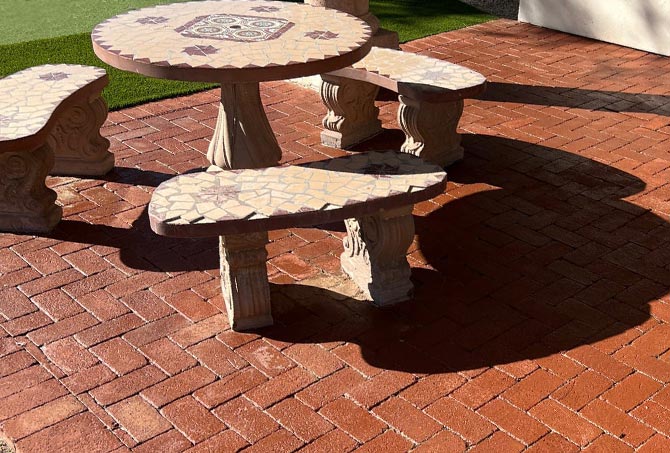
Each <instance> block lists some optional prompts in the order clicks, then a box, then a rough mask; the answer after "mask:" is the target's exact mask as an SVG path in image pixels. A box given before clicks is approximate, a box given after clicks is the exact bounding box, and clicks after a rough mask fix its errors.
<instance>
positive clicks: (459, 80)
mask: <svg viewBox="0 0 670 453" xmlns="http://www.w3.org/2000/svg"><path fill="white" fill-rule="evenodd" d="M352 67H353V68H354V69H365V70H366V71H367V72H369V73H372V74H377V75H379V76H381V77H384V78H388V79H391V80H392V81H393V82H395V83H397V86H394V87H388V86H387V88H390V89H392V90H394V91H396V92H399V93H400V94H403V89H404V88H407V89H410V90H411V89H412V86H413V85H420V86H421V90H423V91H431V89H432V91H434V93H435V94H439V93H440V92H444V94H447V95H448V94H449V93H450V92H454V91H461V92H464V91H466V92H467V91H472V92H481V91H483V88H484V86H485V84H486V78H485V77H484V76H483V75H481V74H480V73H478V72H476V71H473V70H471V69H468V68H464V67H463V66H459V65H457V64H454V63H449V62H448V61H442V60H438V59H437V58H432V57H428V56H425V55H418V54H415V53H409V52H403V51H400V50H393V49H383V48H381V47H373V48H372V50H371V51H370V53H368V54H367V56H366V57H365V58H363V59H362V60H360V61H358V62H357V63H354V64H353V65H352ZM347 70H348V69H345V70H343V71H341V72H342V73H346V72H345V71H347ZM335 73H336V74H337V73H338V72H337V71H336V72H335ZM431 87H432V88H431ZM461 94H462V93H461ZM410 95H411V94H410Z"/></svg>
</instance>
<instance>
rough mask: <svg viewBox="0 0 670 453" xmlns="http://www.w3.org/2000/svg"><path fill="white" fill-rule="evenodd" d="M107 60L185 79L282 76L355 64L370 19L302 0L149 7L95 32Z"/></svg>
mask: <svg viewBox="0 0 670 453" xmlns="http://www.w3.org/2000/svg"><path fill="white" fill-rule="evenodd" d="M91 38H92V40H93V48H94V51H95V53H96V54H97V55H98V56H99V57H100V58H101V59H102V60H103V61H105V62H106V63H109V64H111V65H112V66H115V67H118V68H120V69H126V70H131V71H137V72H140V73H142V74H145V75H149V76H154V77H162V78H173V79H181V80H201V81H212V82H244V81H263V80H279V79H284V78H289V77H297V76H302V75H309V74H317V73H320V72H327V71H331V70H334V69H339V68H342V67H344V66H348V65H350V64H352V63H354V62H355V61H358V60H359V59H360V58H362V57H363V56H364V55H365V54H366V53H367V52H368V50H369V45H370V44H369V40H370V38H371V30H370V27H369V26H368V24H366V23H365V22H363V21H361V20H359V19H357V18H356V17H354V16H350V15H348V14H346V13H343V12H341V11H337V10H334V9H326V8H320V7H313V6H310V5H305V4H300V3H288V2H276V1H253V0H211V1H199V2H188V3H175V4H169V5H160V6H156V7H151V8H144V9H139V10H135V11H130V12H128V13H124V14H121V15H119V16H116V17H113V18H111V19H108V20H106V21H104V22H102V23H100V24H98V25H97V26H96V27H95V28H94V29H93V32H92V34H91Z"/></svg>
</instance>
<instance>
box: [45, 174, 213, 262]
mask: <svg viewBox="0 0 670 453" xmlns="http://www.w3.org/2000/svg"><path fill="white" fill-rule="evenodd" d="M123 182H124V183H125V182H126V181H123ZM46 237H49V238H52V239H58V240H61V241H67V242H72V243H80V244H91V245H95V246H98V247H110V248H114V249H118V251H112V252H111V254H117V255H118V257H119V261H120V263H122V264H123V265H125V266H127V267H129V268H131V269H136V270H144V271H154V272H188V271H207V270H216V269H218V267H219V252H218V238H215V237H213V238H199V239H189V238H169V237H165V236H159V235H157V234H156V233H154V232H153V231H152V230H151V227H150V226H149V216H148V214H147V208H145V209H144V210H143V211H142V214H141V215H140V216H139V217H138V219H137V220H135V221H134V222H133V224H132V225H131V226H130V227H129V228H121V227H116V226H110V225H102V224H90V223H86V222H82V221H78V220H68V219H63V220H61V221H60V223H59V224H58V225H57V226H56V228H55V229H54V230H53V231H52V232H51V233H50V234H49V235H47V236H46ZM106 253H110V252H109V251H108V252H106Z"/></svg>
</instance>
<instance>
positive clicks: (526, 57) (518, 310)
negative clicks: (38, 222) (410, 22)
mask: <svg viewBox="0 0 670 453" xmlns="http://www.w3.org/2000/svg"><path fill="white" fill-rule="evenodd" d="M403 49H404V50H406V51H412V52H418V53H421V54H425V55H429V56H432V57H436V58H440V59H445V60H448V61H451V62H453V63H457V64H460V65H462V66H465V67H468V68H470V69H473V70H475V71H478V72H480V73H481V74H483V75H485V76H486V77H487V79H488V81H489V84H488V88H487V91H486V93H485V94H484V95H483V96H482V97H481V99H479V100H467V101H466V104H465V111H464V114H463V117H462V120H461V122H460V128H459V129H460V132H462V134H463V145H464V148H465V159H464V161H463V162H461V163H458V164H456V165H453V166H452V167H450V168H448V170H447V171H448V178H449V181H450V182H449V185H448V188H447V191H446V192H445V193H444V194H442V195H439V196H438V197H436V198H434V199H433V200H431V201H427V202H422V203H420V204H418V205H416V207H415V209H414V216H415V223H416V237H415V241H414V244H413V245H412V247H411V248H410V254H409V255H408V260H409V262H410V265H411V266H412V280H413V282H414V284H415V295H414V299H413V300H412V301H410V302H406V303H402V304H399V305H396V306H392V307H388V308H385V309H378V308H375V307H373V306H371V305H370V304H368V303H366V302H364V301H361V300H359V299H360V297H358V295H357V292H356V287H355V285H353V284H352V283H351V282H350V281H349V280H348V279H347V278H346V276H345V275H344V274H343V272H342V271H341V270H340V268H339V255H340V253H342V250H343V248H342V242H341V239H342V237H343V236H344V234H345V230H344V225H343V224H339V223H338V224H328V225H323V226H321V227H319V228H310V229H292V230H280V231H273V232H271V233H270V239H271V243H270V244H269V246H268V252H269V261H268V269H267V270H268V275H269V278H270V282H271V292H272V310H273V316H274V319H275V325H274V326H273V327H271V328H266V329H262V330H258V331H255V332H254V333H237V332H233V331H232V330H231V329H230V327H229V325H228V321H227V317H226V315H225V309H224V310H223V311H222V309H223V308H224V307H223V300H222V296H221V290H220V286H219V278H218V275H219V270H218V250H217V246H218V242H217V240H216V238H209V239H170V238H165V237H161V236H157V235H155V234H154V233H153V232H152V231H151V230H150V228H149V224H148V217H147V212H146V207H147V203H148V202H149V200H150V198H151V194H152V191H153V190H154V188H155V187H156V186H157V185H158V184H159V183H161V182H162V181H164V180H166V179H168V178H170V177H171V176H172V175H174V174H178V173H185V172H188V171H190V170H193V169H197V168H202V167H205V166H206V165H207V164H208V162H207V160H206V158H205V155H204V153H205V152H206V150H207V146H208V140H209V138H210V137H211V136H212V132H213V127H214V125H215V122H216V115H217V108H218V107H217V103H218V100H219V93H218V92H217V91H209V92H204V93H200V94H195V95H191V96H187V97H182V98H177V99H171V100H165V101H160V102H155V103H150V104H145V105H142V106H139V107H135V108H131V109H126V110H120V111H117V112H112V113H110V115H109V117H108V121H107V123H105V126H104V127H103V129H102V134H103V135H104V136H106V137H107V138H109V139H110V140H111V142H112V146H111V151H112V152H113V153H114V155H115V157H116V168H115V169H114V170H113V171H112V172H111V173H109V174H108V175H107V176H105V177H101V178H98V179H77V178H70V177H67V178H55V177H52V178H49V179H48V180H47V182H48V184H49V186H50V187H52V188H53V189H55V190H56V191H57V193H58V200H59V202H60V203H62V204H63V209H64V215H63V220H62V221H61V222H60V223H59V224H58V226H57V227H56V228H55V229H54V231H53V232H52V233H51V234H50V235H48V236H42V237H32V236H21V235H12V234H0V284H1V287H0V435H1V436H3V437H4V438H6V439H7V440H8V441H9V445H11V446H12V447H16V449H17V450H18V451H25V452H31V451H54V452H55V451H63V452H67V451H119V452H120V451H127V450H128V449H130V450H134V451H138V452H159V451H160V452H168V451H174V452H177V451H185V450H189V449H194V450H193V451H235V450H238V449H243V448H248V451H259V452H260V451H269V450H270V449H274V451H294V450H298V449H301V448H304V449H305V451H323V452H335V451H350V450H353V449H355V448H357V447H362V449H363V451H371V452H372V451H374V452H380V451H384V452H391V451H407V450H410V449H413V448H417V450H416V451H449V452H451V451H464V450H472V451H501V452H512V451H521V450H524V449H528V450H529V451H577V450H579V449H580V448H584V447H589V448H592V449H593V451H617V452H618V451H634V450H637V451H642V452H661V451H670V438H669V437H668V436H670V386H669V385H668V383H669V382H670V325H669V324H668V323H669V322H670V302H669V301H670V299H669V298H668V293H670V289H669V288H670V266H669V264H670V222H669V219H668V214H669V213H670V185H669V184H668V181H670V77H668V73H670V59H668V58H667V57H660V56H656V55H653V54H648V53H644V52H641V51H636V50H631V49H627V48H624V47H619V46H616V45H611V44H605V43H601V42H596V41H591V40H588V39H585V38H579V37H575V36H570V35H566V34H562V33H558V32H554V31H550V30H546V29H541V28H537V27H533V26H530V25H525V24H519V23H517V22H514V21H508V20H496V21H493V22H489V23H486V24H482V25H477V26H474V27H470V28H466V29H462V30H458V31H454V32H448V33H443V34H440V35H436V36H432V37H428V38H424V39H421V40H418V41H413V42H410V43H408V44H405V45H403ZM261 95H262V97H263V103H264V105H265V108H266V112H267V115H268V117H269V119H270V122H271V125H272V128H273V130H274V132H275V134H276V135H277V136H278V140H279V143H280V146H281V148H282V151H283V158H282V162H283V163H290V164H296V163H300V162H307V161H313V160H319V159H324V158H326V157H334V156H341V155H345V154H346V152H343V151H341V150H338V149H334V148H326V147H324V146H322V145H321V144H320V138H319V134H320V132H321V130H322V127H321V118H322V117H323V115H324V114H325V112H326V109H325V107H324V106H323V104H322V103H321V101H320V98H319V95H318V93H316V92H313V91H310V90H308V89H305V88H303V87H300V86H298V85H295V84H291V83H288V82H272V83H264V84H262V85H261ZM380 107H381V110H382V116H381V118H382V121H383V126H384V128H385V131H384V132H383V133H382V134H381V135H379V136H377V137H375V138H373V139H372V140H370V141H368V142H366V143H363V144H361V145H359V146H358V147H357V148H355V149H356V150H357V151H363V150H372V149H398V148H399V147H400V145H401V144H402V141H403V139H404V136H403V134H402V133H401V132H400V131H399V130H398V127H397V124H396V123H395V113H396V110H397V103H393V102H382V103H381V104H380ZM0 449H1V448H0ZM638 449H639V450H638Z"/></svg>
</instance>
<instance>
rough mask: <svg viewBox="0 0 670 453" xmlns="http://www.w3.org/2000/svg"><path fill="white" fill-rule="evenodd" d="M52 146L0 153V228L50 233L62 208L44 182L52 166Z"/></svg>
mask: <svg viewBox="0 0 670 453" xmlns="http://www.w3.org/2000/svg"><path fill="white" fill-rule="evenodd" d="M53 161H54V157H53V152H52V151H51V148H49V146H48V145H43V146H41V147H39V148H37V149H34V150H32V151H19V152H6V153H0V168H2V172H1V173H0V231H3V232H8V233H48V232H49V231H51V230H52V229H53V228H54V227H55V226H56V224H57V223H58V222H59V221H60V219H61V216H62V214H63V209H62V208H61V207H60V206H58V205H56V204H55V201H56V192H54V191H53V190H51V189H49V188H47V186H46V185H45V183H44V181H45V179H46V177H47V174H48V173H49V169H51V166H52V165H53Z"/></svg>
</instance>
